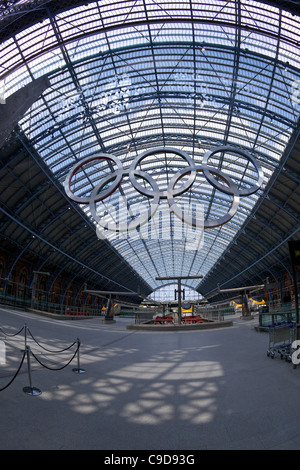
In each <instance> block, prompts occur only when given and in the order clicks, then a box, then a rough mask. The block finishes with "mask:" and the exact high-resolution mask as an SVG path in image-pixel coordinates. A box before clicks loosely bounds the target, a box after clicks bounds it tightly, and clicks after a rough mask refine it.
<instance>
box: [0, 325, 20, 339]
mask: <svg viewBox="0 0 300 470" xmlns="http://www.w3.org/2000/svg"><path fill="white" fill-rule="evenodd" d="M24 328H25V327H24V326H22V328H21V329H20V330H19V331H18V333H15V334H9V333H5V331H4V330H3V329H2V328H0V331H2V333H3V334H4V335H5V336H8V337H10V338H12V337H13V336H18V335H19V334H20V333H22V331H23V330H24Z"/></svg>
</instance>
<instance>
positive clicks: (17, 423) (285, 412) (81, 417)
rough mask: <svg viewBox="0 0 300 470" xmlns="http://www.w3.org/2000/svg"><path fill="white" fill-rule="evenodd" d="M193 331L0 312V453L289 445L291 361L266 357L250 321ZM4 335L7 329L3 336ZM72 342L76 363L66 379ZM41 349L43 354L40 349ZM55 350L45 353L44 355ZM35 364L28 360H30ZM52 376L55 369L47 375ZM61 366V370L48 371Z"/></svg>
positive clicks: (295, 404)
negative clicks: (33, 392)
mask: <svg viewBox="0 0 300 470" xmlns="http://www.w3.org/2000/svg"><path fill="white" fill-rule="evenodd" d="M231 318H232V319H233V326H232V327H226V328H220V329H212V330H195V331H158V332H153V331H139V330H137V331H136V330H127V329H126V325H127V324H128V323H132V322H133V320H132V319H125V318H119V317H116V322H115V323H113V324H110V325H107V324H104V323H102V319H101V318H93V319H89V318H87V319H84V320H78V321H60V320H53V319H49V318H46V317H42V316H37V315H34V314H30V313H26V312H21V311H13V310H9V309H7V308H3V307H0V328H1V331H0V340H1V341H2V343H1V344H2V346H3V343H4V344H5V352H6V361H5V364H0V389H2V388H4V387H5V386H6V384H7V383H8V382H9V381H10V380H11V378H12V377H13V375H14V374H15V372H16V371H17V369H18V366H19V364H20V361H21V359H22V355H23V354H24V353H23V352H22V351H24V341H25V340H24V331H22V332H21V333H20V334H18V335H17V336H7V334H8V333H9V335H12V334H15V333H16V332H18V331H19V330H20V329H22V327H23V326H24V325H25V324H26V326H27V345H28V346H29V347H30V350H31V351H32V353H33V355H34V356H33V355H31V361H30V362H31V383H32V385H33V386H34V387H37V388H39V389H40V390H41V392H42V393H41V394H40V395H39V396H30V395H27V394H26V393H24V391H23V388H24V387H26V386H29V375H28V367H27V361H26V359H25V360H24V363H23V365H22V368H21V370H20V372H19V373H18V374H17V376H16V377H15V379H14V380H13V382H12V383H11V384H10V385H9V386H8V387H7V388H5V389H4V390H2V391H1V392H0V416H1V419H0V450H9V449H10V450H23V449H24V450H119V451H122V450H126V451H128V450H165V451H166V450H174V451H179V450H190V449H191V450H196V451H197V450H215V449H218V450H281V449H282V450H298V449H300V399H299V397H300V366H298V367H297V368H296V369H295V368H293V366H292V364H290V363H287V362H285V361H284V360H280V358H274V359H271V358H270V357H268V356H267V354H266V351H267V348H268V342H269V337H268V334H267V333H263V332H257V331H255V329H254V327H255V326H256V325H257V319H255V318H254V319H253V320H250V321H243V320H241V319H240V318H238V317H231ZM3 331H4V332H5V334H3ZM77 338H79V340H80V343H81V345H80V367H81V368H82V369H84V370H85V373H83V374H77V373H74V372H73V370H72V369H73V368H76V367H77V365H78V364H77V358H76V357H75V358H74V360H73V361H72V362H71V363H70V364H69V365H67V366H66V364H68V361H69V360H70V359H71V358H72V357H73V354H74V351H75V350H76V346H73V347H72V348H70V349H67V350H65V351H63V352H56V351H60V350H63V349H65V348H67V347H68V346H69V345H71V344H72V343H73V342H74V341H75V342H76V340H77ZM49 351H51V352H49ZM53 351H54V352H53ZM37 359H38V360H37ZM53 369H55V370H53ZM57 369H59V370H57Z"/></svg>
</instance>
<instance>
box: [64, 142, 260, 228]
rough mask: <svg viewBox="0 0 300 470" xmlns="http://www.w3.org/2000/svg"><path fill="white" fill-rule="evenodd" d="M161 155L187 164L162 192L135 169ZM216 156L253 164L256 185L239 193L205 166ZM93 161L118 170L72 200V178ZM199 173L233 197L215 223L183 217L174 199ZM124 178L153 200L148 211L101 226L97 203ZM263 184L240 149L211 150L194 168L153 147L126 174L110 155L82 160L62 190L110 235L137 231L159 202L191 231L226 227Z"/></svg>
mask: <svg viewBox="0 0 300 470" xmlns="http://www.w3.org/2000/svg"><path fill="white" fill-rule="evenodd" d="M162 152H165V153H173V154H175V155H179V156H180V157H182V158H183V160H185V162H186V163H187V164H188V166H187V167H184V168H183V169H181V170H179V171H178V172H177V173H176V174H175V175H174V176H173V177H172V178H171V180H170V182H169V185H168V188H167V189H166V190H164V191H160V190H159V188H158V184H157V182H156V181H155V180H154V179H153V178H152V177H151V176H150V175H149V174H148V173H146V172H145V171H142V170H138V169H137V165H138V164H140V163H141V161H142V160H143V159H144V158H146V157H148V156H150V155H154V154H157V153H162ZM219 152H231V153H237V154H238V155H240V156H243V157H245V158H247V159H248V160H249V161H250V162H251V163H252V164H253V166H254V168H255V170H256V173H257V176H258V177H257V182H256V184H253V185H252V186H250V187H249V188H243V189H239V188H238V187H237V185H236V184H235V183H234V182H233V180H232V179H231V178H230V177H229V176H228V175H227V174H224V173H223V172H221V170H219V169H217V168H213V167H209V166H208V160H209V158H210V157H211V156H213V155H214V154H216V153H219ZM95 160H100V161H101V160H106V161H107V160H108V161H110V162H112V163H113V164H115V165H116V166H117V169H116V170H115V171H114V172H112V173H110V174H108V175H107V176H105V177H104V178H103V179H102V180H101V181H100V183H98V184H97V185H96V186H95V187H94V188H93V190H92V193H91V195H90V196H88V197H81V196H75V195H74V194H73V192H72V191H71V188H70V187H71V181H72V178H73V177H74V175H75V174H76V173H77V172H78V171H79V170H80V169H81V168H82V167H83V166H84V165H86V164H88V163H91V162H93V161H95ZM198 172H202V173H203V175H204V176H205V178H206V180H207V181H208V182H209V183H211V184H212V185H213V187H214V188H215V189H218V190H219V191H222V192H224V193H226V194H230V195H231V196H233V201H232V204H231V207H230V209H229V211H228V212H227V214H225V215H224V216H222V217H219V218H218V219H216V220H204V221H203V219H201V220H197V219H196V218H195V217H194V216H191V215H187V214H185V213H183V211H182V208H180V207H179V206H178V204H177V203H176V202H175V199H174V198H175V197H176V196H178V195H181V194H183V193H184V192H186V191H187V190H188V189H190V188H191V186H192V185H193V183H194V181H195V178H196V175H197V173H198ZM188 173H189V177H188V179H187V180H186V181H185V182H184V183H183V184H182V185H181V186H180V187H179V188H178V189H175V185H176V184H177V182H178V181H179V180H180V179H181V178H182V177H184V176H186V175H187V174H188ZM124 176H129V179H130V182H131V184H132V185H133V186H134V188H135V189H136V190H137V191H138V192H139V193H140V194H143V195H144V196H147V197H148V198H151V199H152V200H151V202H150V207H148V209H147V211H146V213H145V214H141V215H139V216H138V217H137V218H136V219H134V220H132V221H131V222H129V223H127V222H126V223H123V224H116V223H115V222H105V223H103V222H102V221H101V218H100V217H99V216H98V215H97V211H96V202H99V201H102V200H104V199H105V198H107V197H108V196H110V195H111V194H112V193H113V192H114V191H115V190H116V189H117V188H118V187H119V186H120V184H121V182H122V179H123V177H124ZM136 176H139V177H141V178H142V179H144V180H146V181H147V182H148V183H149V184H150V186H151V188H152V191H151V190H150V189H148V188H145V187H144V186H142V185H141V184H139V183H138V181H137V180H136ZM215 176H217V177H218V178H219V180H221V181H222V182H224V183H225V185H224V184H222V183H220V182H219V181H218V180H217V179H216V178H215ZM112 181H113V183H112V184H111V185H110V186H109V187H108V188H107V189H103V188H104V187H105V185H107V183H109V182H112ZM262 182H263V170H262V167H261V165H260V164H259V163H258V162H257V160H256V159H255V158H254V157H253V156H252V155H250V154H248V152H245V151H244V150H241V149H236V148H233V147H231V146H228V145H226V146H219V147H214V148H213V149H211V150H209V151H208V152H206V153H205V155H204V157H203V161H202V164H201V165H196V164H195V162H194V160H193V159H192V158H191V157H190V156H189V155H188V154H187V153H186V152H184V151H183V150H178V149H174V148H172V147H156V148H154V149H151V150H147V151H145V152H144V153H142V154H141V155H140V156H137V157H136V158H135V159H134V160H133V162H132V163H131V165H130V168H129V169H127V170H125V169H124V168H123V166H122V163H121V161H120V160H119V158H117V157H116V156H114V155H111V154H106V153H101V154H98V155H96V156H90V157H86V158H83V159H82V160H81V161H79V162H77V163H76V164H75V165H74V166H73V167H72V168H71V170H70V171H69V173H68V175H67V177H66V179H65V184H64V188H65V192H66V194H67V196H68V197H69V198H70V199H71V200H72V201H74V202H76V203H78V204H89V207H90V211H91V214H92V216H93V218H94V219H95V220H96V222H97V223H98V224H99V225H100V226H101V227H103V228H106V229H108V230H112V231H127V230H134V229H136V228H137V227H139V226H141V225H143V224H144V223H146V222H147V221H149V220H150V219H151V217H153V215H154V214H155V212H156V210H157V208H158V205H159V201H160V199H167V200H168V203H169V206H170V209H171V210H172V212H173V213H174V214H175V215H176V217H178V218H179V219H180V220H181V221H182V222H185V223H187V224H188V225H191V226H193V227H198V228H204V229H206V228H207V229H208V228H216V227H219V226H221V225H224V224H225V223H227V222H228V221H229V220H230V219H231V218H232V217H233V216H234V215H235V213H236V211H237V209H238V206H239V201H240V197H244V196H248V195H251V194H254V193H255V192H256V191H258V189H259V188H260V187H261V185H262Z"/></svg>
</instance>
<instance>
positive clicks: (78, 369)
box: [72, 338, 85, 374]
mask: <svg viewBox="0 0 300 470" xmlns="http://www.w3.org/2000/svg"><path fill="white" fill-rule="evenodd" d="M79 349H80V341H79V338H77V367H75V368H74V369H72V371H73V372H75V374H84V373H85V370H84V369H81V367H80V359H79Z"/></svg>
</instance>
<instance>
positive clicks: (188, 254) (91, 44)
mask: <svg viewBox="0 0 300 470" xmlns="http://www.w3.org/2000/svg"><path fill="white" fill-rule="evenodd" d="M8 3H12V4H13V3H14V5H13V6H11V8H10V10H9V11H7V12H6V15H4V13H3V12H1V11H0V14H1V15H2V21H4V19H5V21H6V22H7V21H10V17H11V18H12V19H11V21H13V18H14V11H13V8H17V6H19V5H20V8H21V6H22V7H23V8H24V5H25V7H27V9H28V8H31V9H32V10H33V11H34V10H35V9H36V8H38V6H39V5H40V4H41V3H42V4H43V6H45V5H46V8H45V12H46V13H47V14H45V16H44V18H43V20H42V21H41V20H39V21H37V22H35V21H34V19H33V20H32V21H31V23H30V24H28V25H26V26H24V28H23V29H22V30H20V31H19V32H16V34H14V35H12V36H11V37H6V38H5V39H4V40H3V41H2V43H1V51H0V91H1V94H2V97H3V98H6V97H8V96H10V95H11V94H13V93H14V92H15V91H17V90H18V89H20V88H21V87H22V86H24V85H25V84H27V83H29V82H31V81H32V80H34V79H37V78H39V77H41V76H44V75H47V76H48V77H49V80H50V84H51V86H50V87H49V88H48V89H47V90H46V91H45V92H44V93H43V95H42V96H41V97H40V99H39V100H38V101H36V102H35V103H34V105H33V106H32V107H31V108H30V109H29V110H28V112H27V113H26V114H25V115H24V117H23V118H22V120H21V121H20V123H19V126H20V129H21V131H22V132H24V134H25V135H26V137H27V138H28V139H29V140H30V141H31V142H32V145H33V146H34V147H35V149H36V150H37V152H38V153H39V155H40V156H41V158H42V159H43V160H44V162H45V163H46V165H47V166H48V167H49V169H50V170H51V172H52V173H53V176H54V177H55V178H57V180H58V181H60V182H61V183H62V184H63V183H64V181H65V178H66V176H67V174H68V172H69V171H70V168H71V167H72V166H73V165H74V164H75V163H76V162H78V161H80V160H81V159H83V158H85V157H88V156H95V155H97V154H99V153H108V154H113V155H114V156H117V157H118V158H119V159H120V161H121V162H122V165H123V168H124V169H125V170H126V169H129V167H130V165H131V163H132V161H133V160H134V159H135V158H136V157H137V156H139V155H141V154H142V153H143V152H144V151H146V150H149V149H152V148H156V147H172V148H175V149H179V150H183V151H185V152H186V153H187V154H188V155H189V156H190V157H191V158H193V160H194V161H195V162H196V163H197V164H198V165H200V164H201V162H202V159H203V156H204V154H205V153H206V152H207V151H208V150H210V149H212V148H214V147H218V146H223V145H230V146H232V147H233V148H236V149H243V150H246V151H247V152H249V153H250V154H251V155H253V156H254V157H255V158H256V159H257V160H258V162H259V163H260V165H261V166H262V169H263V173H264V180H263V184H262V186H261V188H260V189H259V191H258V192H256V193H255V194H252V195H250V196H248V197H245V198H240V201H239V207H238V210H237V213H236V214H235V216H234V217H233V218H232V219H231V220H230V221H229V222H228V223H227V224H225V225H223V226H219V227H215V228H211V229H207V230H205V231H204V238H203V242H202V244H201V247H200V248H199V249H197V250H196V249H193V248H192V249H191V247H190V246H189V245H188V241H187V237H185V238H184V237H183V236H181V235H182V227H181V226H178V224H176V220H175V219H174V217H173V215H172V214H171V215H170V212H169V211H168V210H167V209H166V210H164V209H165V208H167V202H166V201H165V200H161V203H160V209H159V211H158V212H157V220H156V225H155V224H154V225H155V235H154V236H153V233H152V236H149V233H148V234H147V236H145V233H142V231H141V230H137V231H135V232H131V233H130V234H129V235H128V234H116V233H115V232H110V233H107V232H105V233H106V236H107V238H108V239H109V241H110V243H111V244H112V245H113V246H114V247H115V248H116V249H117V250H118V251H119V252H120V254H121V255H122V256H123V257H124V258H125V259H126V261H127V262H128V263H129V264H130V265H131V266H132V267H133V268H134V269H135V270H136V271H137V272H138V273H139V274H140V275H141V276H142V277H143V278H144V279H145V281H146V282H147V283H148V284H149V285H150V286H151V287H152V288H153V290H155V289H156V288H158V287H159V286H161V282H159V281H157V280H156V279H155V278H156V277H158V276H188V275H194V276H195V275H198V274H201V275H203V276H204V277H205V275H206V274H207V273H209V271H210V269H211V268H212V267H213V266H214V264H215V263H216V262H217V260H218V258H219V257H220V256H221V255H222V254H223V253H224V251H225V250H226V248H227V247H228V245H229V243H230V242H231V241H232V240H233V239H234V237H235V235H236V233H237V232H238V231H239V230H240V228H241V227H242V225H243V223H244V221H245V220H246V219H247V218H248V217H249V215H250V214H251V211H252V209H253V207H254V205H255V203H256V202H257V200H258V199H259V197H260V196H261V195H262V193H263V191H264V188H265V187H266V185H267V183H268V181H269V179H270V177H271V176H272V174H273V172H274V170H275V169H276V167H277V166H278V164H279V160H280V158H281V156H282V154H283V152H284V150H285V148H286V146H287V143H288V141H289V138H290V136H291V134H292V133H293V131H294V130H295V128H296V127H297V125H298V118H299V104H298V94H299V87H300V36H299V17H298V16H297V15H295V14H292V13H290V12H289V11H285V10H284V9H283V8H282V7H278V6H276V5H275V4H273V5H271V4H267V3H262V2H255V1H248V0H243V1H219V0H214V1H211V2H209V3H207V2H200V1H196V0H190V1H185V0H180V2H179V1H178V2H176V1H174V2H169V1H165V0H160V1H159V2H158V1H156V0H129V1H126V2H118V1H111V0H109V1H108V0H102V1H98V2H90V3H87V2H85V4H83V5H77V6H76V7H73V8H68V9H66V10H65V11H60V12H56V11H54V9H53V8H51V4H52V2H30V1H27V2H8ZM61 3H62V4H63V2H61ZM33 18H34V15H33ZM0 32H1V21H0ZM209 164H210V166H212V167H214V168H216V170H217V169H219V170H221V171H222V172H224V173H226V174H227V175H229V176H230V177H231V178H232V179H233V180H234V181H235V182H236V183H237V184H238V185H239V187H241V188H242V187H249V185H250V186H251V184H254V182H255V179H256V172H255V171H254V168H252V167H251V164H249V161H247V159H245V158H244V157H242V156H241V155H239V154H237V153H234V152H226V153H224V154H221V153H220V154H216V155H214V156H213V157H212V158H211V159H210V161H209ZM183 167H184V162H183V160H182V158H180V157H179V156H178V155H175V154H172V152H159V153H158V154H156V155H151V156H148V157H147V158H145V159H144V160H143V161H142V162H140V166H139V168H140V169H141V170H144V171H146V172H147V173H149V174H151V176H152V177H153V178H154V179H155V180H156V182H157V184H158V187H159V188H160V190H164V189H166V188H167V185H168V183H169V181H170V179H171V178H172V176H173V175H174V174H175V173H176V172H177V171H178V169H179V168H183ZM111 170H112V168H111V164H109V163H105V162H102V163H101V162H98V163H95V162H94V163H91V164H88V165H87V166H86V167H84V168H83V169H81V170H80V171H79V172H78V174H77V175H76V177H74V181H73V183H74V184H73V191H74V192H76V194H77V195H80V196H82V197H84V196H88V195H90V194H91V192H92V189H93V188H94V187H95V185H96V184H98V182H99V178H100V179H101V177H103V175H106V174H107V173H110V172H111ZM143 184H144V185H145V186H147V184H148V182H147V181H145V180H144V181H143ZM181 200H182V201H183V202H185V203H187V202H188V203H189V204H190V206H191V207H193V210H194V211H195V212H198V211H201V210H203V211H204V218H207V219H212V220H214V219H218V218H219V217H221V216H222V215H224V214H225V213H226V212H227V211H228V210H229V208H230V205H231V202H232V198H231V196H229V195H227V194H225V193H223V192H221V191H218V190H216V189H214V187H213V186H212V185H211V184H210V183H209V182H208V181H207V180H206V179H205V178H204V177H203V175H202V174H201V173H199V174H198V173H197V177H196V181H195V184H193V186H192V187H191V188H190V189H189V190H188V191H186V192H185V193H184V194H183V195H182V196H181ZM122 204H123V206H122ZM145 205H146V206H147V205H149V198H145V197H144V196H143V195H141V194H140V193H138V192H137V191H136V190H135V188H134V187H133V186H132V184H131V183H130V181H129V178H128V176H125V177H124V180H123V182H122V184H121V186H120V187H119V188H118V189H117V190H116V191H115V192H113V193H112V194H111V195H110V196H109V197H108V198H107V199H106V200H105V201H103V202H100V203H99V207H98V209H97V210H98V213H99V214H102V215H103V220H105V217H107V214H109V213H111V212H113V211H112V208H116V207H117V208H118V211H119V210H120V213H121V214H122V217H123V219H124V220H125V219H126V218H127V217H128V214H129V215H130V214H132V213H137V212H136V211H137V210H139V209H140V208H141V207H145ZM121 206H122V209H121ZM82 209H83V210H84V211H85V212H86V213H87V214H88V215H90V216H91V217H92V215H91V213H90V208H89V207H88V206H86V205H82ZM101 211H102V212H101ZM166 227H169V228H170V229H169V230H168V232H167V229H166ZM152 228H153V227H152ZM153 230H154V228H153ZM190 230H191V232H190V236H192V237H194V236H195V231H193V229H190ZM176 231H177V232H176ZM166 233H168V235H166ZM176 233H177V235H178V236H176ZM179 233H180V236H179ZM188 285H189V286H190V287H194V288H196V287H197V288H198V289H200V291H201V282H200V284H199V280H191V281H190V282H189V283H188Z"/></svg>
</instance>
